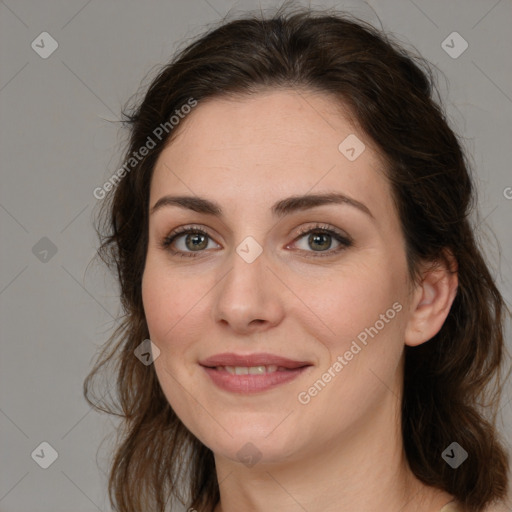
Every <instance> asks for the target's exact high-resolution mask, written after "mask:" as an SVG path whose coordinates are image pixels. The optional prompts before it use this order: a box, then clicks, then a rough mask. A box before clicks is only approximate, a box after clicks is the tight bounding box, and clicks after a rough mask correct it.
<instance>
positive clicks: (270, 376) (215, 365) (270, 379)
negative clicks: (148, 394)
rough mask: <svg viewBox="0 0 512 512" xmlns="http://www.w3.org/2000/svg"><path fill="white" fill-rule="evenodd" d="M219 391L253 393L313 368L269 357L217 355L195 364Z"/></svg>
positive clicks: (276, 357)
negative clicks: (199, 366) (201, 368)
mask: <svg viewBox="0 0 512 512" xmlns="http://www.w3.org/2000/svg"><path fill="white" fill-rule="evenodd" d="M199 364H200V365H201V366H202V367H203V369H204V371H205V372H206V374H207V375H208V376H209V377H210V379H211V381H212V382H213V383H214V384H215V385H216V386H217V387H219V388H220V389H223V390H225V391H230V392H233V393H242V394H244V393H257V392H261V391H266V390H269V389H272V388H274V387H276V386H279V385H281V384H285V383H286V382H290V381H291V380H293V379H295V378H297V377H298V376H299V375H301V374H302V373H303V372H305V371H307V369H308V368H310V367H312V366H313V365H312V364H311V363H310V362H306V361H298V360H292V359H288V358H283V357H280V356H276V355H273V354H252V355H237V354H231V353H229V354H228V353H225V354H218V355H217V356H213V357H210V358H208V359H205V360H203V361H201V362H200V363H199Z"/></svg>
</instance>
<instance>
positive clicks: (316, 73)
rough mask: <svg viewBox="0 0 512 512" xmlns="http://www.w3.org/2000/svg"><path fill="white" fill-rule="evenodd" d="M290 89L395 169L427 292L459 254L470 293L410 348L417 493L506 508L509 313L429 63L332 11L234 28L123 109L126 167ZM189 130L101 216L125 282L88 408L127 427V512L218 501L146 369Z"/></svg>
mask: <svg viewBox="0 0 512 512" xmlns="http://www.w3.org/2000/svg"><path fill="white" fill-rule="evenodd" d="M277 88H287V89H290V88H293V89H297V90H299V89H300V90H310V91H316V92H321V93H324V94H328V95H331V96H332V97H336V98H338V99H339V102H340V103H341V104H342V105H343V106H345V107H346V108H347V107H348V109H349V112H350V113H351V115H352V116H353V120H355V122H357V123H358V125H359V126H360V127H361V129H362V131H363V132H364V133H365V134H366V136H367V137H369V138H370V139H371V140H373V141H374V142H375V144H376V145H377V147H378V148H379V150H380V153H381V155H382V156H383V158H384V159H385V161H386V162H387V167H386V169H385V171H384V172H385V173H386V175H387V177H388V179H389V180H390V183H391V184H392V191H393V192H392V193H393V199H394V202H395V204H396V208H397V210H398V212H399V217H400V222H401V228H402V231H403V235H404V238H405V242H406V253H407V261H408V268H409V273H410V276H411V278H412V279H415V280H416V279H418V278H419V276H418V268H419V267H418V265H419V263H420V262H421V261H432V262H436V261H440V260H442V259H443V258H444V256H445V255H446V251H449V252H451V253H452V254H453V256H454V257H455V260H456V262H457V265H458V270H457V271H458V283H459V284H458V291H457V295H456V298H455V300H454V302H453V305H452V308H451V310H450V313H449V315H448V317H447V319H446V321H445V323H444V325H443V327H442V328H441V330H440V331H439V333H438V334H437V335H436V336H434V337H433V338H432V339H431V340H430V341H429V342H428V343H424V344H422V345H420V346H418V347H405V369H404V385H403V388H404V392H403V403H402V435H403V445H404V450H405V453H406V457H407V460H408V463H409V465H410V468H411V469H412V471H413V473H414V474H415V475H416V477H417V478H419V479H420V480H421V481H422V482H424V483H426V484H428V485H431V486H434V487H437V488H439V489H443V490H445V491H447V492H448V493H450V494H451V495H453V496H454V497H455V498H456V499H458V500H459V501H460V502H461V503H462V504H463V505H464V507H465V509H466V510H468V511H469V512H480V511H482V510H483V509H484V507H485V506H487V505H489V504H491V503H493V502H498V501H499V500H501V499H503V498H504V497H505V496H506V494H507V481H508V479H507V475H508V469H509V468H508V455H507V453H506V451H505V449H504V447H503V445H502V444H501V443H500V439H499V435H498V432H497V429H496V427H495V422H496V417H497V411H498V404H499V398H500V392H501V389H502V383H503V379H502V376H503V360H504V356H505V354H506V352H505V345H504V339H503V328H504V321H505V315H506V314H508V313H509V311H508V310H507V308H506V306H505V303H504V300H503V298H502V296H501V294H500V292H499V290H498V288H497V286H496V284H495V281H494V278H493V276H492V275H491V273H490V271H489V269H488V266H487V264H486V262H485V260H484V257H483V254H482V250H481V249H480V248H479V247H478V245H477V243H476V239H475V233H476V228H475V227H474V226H473V225H472V222H471V220H470V214H471V213H472V211H473V209H474V207H475V204H476V200H475V192H476V191H475V187H474V184H473V181H472V178H471V175H470V166H469V165H468V162H467V157H466V155H465V154H464V152H463V150H462V144H461V143H460V142H459V140H458V137H457V136H456V135H455V133H454V132H453V131H452V129H450V127H449V125H448V123H447V120H446V117H445V114H444V113H443V109H442V107H441V100H440V99H439V98H440V95H439V92H438V90H437V86H436V83H435V79H434V74H433V72H432V69H431V67H430V65H429V64H428V63H427V62H426V61H425V60H424V59H422V58H421V57H420V56H419V55H417V54H416V52H413V51H412V50H406V49H405V48H404V46H403V45H402V44H398V43H397V42H396V41H395V40H394V39H393V38H392V36H390V35H389V34H384V33H382V32H381V31H379V30H377V29H376V28H374V27H373V26H371V25H369V24H367V23H366V22H364V21H361V20H358V19H357V18H354V17H352V16H350V15H348V14H345V13H339V12H335V11H333V10H331V11H318V10H311V9H308V8H295V9H293V10H292V9H289V6H285V8H283V7H282V8H280V9H278V10H277V11H276V12H275V13H273V14H271V15H268V14H267V15H263V14H261V15H253V14H248V15H246V16H245V17H244V18H242V19H234V20H231V21H228V22H227V21H224V22H223V23H222V24H220V26H217V27H214V28H210V30H209V31H208V32H207V33H206V34H204V35H202V36H201V37H199V38H197V39H196V40H195V41H193V42H192V43H190V44H188V45H187V46H186V47H185V48H184V49H182V50H181V51H180V52H179V53H178V54H177V55H176V56H175V57H174V58H173V60H172V61H171V62H170V63H169V64H167V65H165V66H164V67H163V68H160V69H159V72H158V74H157V76H156V77H155V78H154V79H153V80H152V81H151V83H150V85H149V87H148V88H147V89H146V92H145V93H144V97H143V99H142V100H140V99H139V100H134V98H132V99H131V101H129V102H128V104H127V105H126V106H125V108H124V112H123V114H124V119H125V122H126V124H127V126H128V127H129V129H130V141H129V144H128V147H127V149H126V152H125V155H124V159H125V161H128V159H129V158H130V157H132V156H133V154H134V152H136V151H138V150H139V149H140V148H141V147H142V146H144V145H145V144H146V143H147V140H148V137H150V136H152V134H153V133H154V130H155V128H156V127H158V126H160V125H161V124H162V123H166V122H167V121H169V119H170V117H171V116H172V115H173V113H175V111H176V110H179V109H180V108H181V107H182V106H183V105H185V104H186V103H187V102H188V101H189V100H190V99H191V98H194V99H195V100H196V101H198V104H199V108H200V104H201V101H202V100H205V99H207V98H215V97H236V96H238V97H240V96H243V95H251V94H257V93H258V92H259V91H263V90H268V89H277ZM435 95H436V96H437V99H436V98H435V97H434V96H435ZM184 123H186V119H185V120H184V121H182V122H181V123H180V125H178V126H177V127H176V128H174V129H173V130H169V134H167V135H166V137H165V138H162V141H161V142H160V143H159V144H157V146H156V147H155V148H153V149H152V150H151V151H150V152H149V153H148V154H147V155H145V156H144V157H142V158H140V161H137V163H136V165H134V166H133V168H131V169H130V170H129V171H127V172H125V173H124V174H125V175H124V176H123V177H122V179H120V180H119V183H118V184H117V186H115V187H114V188H113V189H112V190H111V191H110V193H109V194H108V195H107V197H106V198H105V199H104V200H103V201H102V203H101V206H100V212H99V215H98V223H97V225H96V230H97V233H98V236H99V239H100V247H99V250H98V256H99V257H100V258H101V260H102V261H103V262H105V263H106V264H107V265H108V266H109V268H110V269H111V270H112V271H113V273H114V275H115V277H116V279H117V280H118V282H119V285H120V297H121V303H122V307H123V313H124V314H123V316H122V318H121V321H120V324H119V326H118V327H117V329H116V330H115V332H114V333H113V335H112V336H111V337H110V338H109V340H108V341H107V342H106V343H105V345H104V346H103V347H102V350H101V351H100V353H99V354H98V356H97V360H96V362H95V365H94V368H93V369H92V370H91V372H90V373H89V375H88V376H87V378H86V380H85V382H84V395H85V397H86V399H87V400H88V402H89V403H90V404H91V406H93V407H95V408H96V409H97V410H99V411H104V412H107V413H109V414H114V415H116V416H118V417H119V419H120V420H121V422H120V425H119V429H118V440H117V446H116V448H115V453H113V454H112V464H111V467H110V474H109V497H110V501H111V504H112V506H113V507H114V509H115V510H118V511H122V512H142V511H146V510H151V511H152V512H163V511H164V510H166V509H167V507H168V505H169V503H170V504H173V503H176V502H180V503H181V504H183V505H185V506H189V507H193V508H194V509H196V510H198V511H207V512H210V511H213V509H214V507H215V505H216V504H217V503H218V501H219V487H218V482H217V478H216V473H215V464H214V457H213V453H212V451H211V450H210V449H209V448H207V447H206V446H205V445H203V444H202V443H201V442H200V441H199V440H198V439H197V438H196V437H194V435H193V434H191V433H190V432H189V431H188V430H187V429H186V427H185V426H184V425H183V423H182V422H181V421H180V419H179V418H178V417H177V415H176V414H175V412H174V411H173V410H172V408H171V406H170V405H169V403H168V402H167V400H166V398H165V396H164V394H163V392H162V390H161V388H160V385H159V382H158V380H157V376H156V373H155V370H154V367H153V365H149V366H145V365H143V364H141V363H140V361H139V360H138V359H137V358H136V357H135V356H134V349H135V348H136V347H137V346H138V345H139V344H140V343H141V341H142V340H144V339H146V338H149V332H148V327H147V323H146V320H145V316H144V310H143V304H142V295H141V280H142V275H143V271H144V264H145V257H146V251H147V242H148V208H149V189H150V181H151V177H152V171H153V168H154V165H155V162H156V160H157V158H158V156H159V154H160V153H161V151H162V149H163V147H164V146H165V145H166V144H168V143H169V142H170V141H171V140H172V138H173V136H174V134H175V133H177V130H179V128H180V127H181V126H182V125H183V124H184ZM152 138H153V139H155V137H154V136H153V137H152ZM132 163H133V162H132ZM104 372H106V373H104ZM100 373H101V374H103V375H107V376H110V380H109V383H110V384H109V385H108V386H107V388H108V391H109V392H110V390H111V388H113V387H114V385H115V395H116V396H115V397H112V396H111V395H110V400H106V399H105V398H104V397H101V398H99V399H98V398H97V394H96V393H95V392H94V390H93V388H94V385H93V382H96V378H97V377H98V376H99V374H100ZM104 389H105V388H104V386H103V390H104ZM100 394H101V393H100ZM453 441H457V442H458V443H459V444H460V445H461V446H462V447H464V448H465V449H466V451H468V452H469V458H468V459H467V460H466V461H465V462H464V463H463V464H462V465H461V466H460V467H459V468H457V469H456V470H454V469H452V468H451V467H450V466H449V465H448V464H446V462H445V461H444V460H443V458H442V457H441V453H442V452H443V450H444V449H445V448H446V447H447V446H449V445H450V444H451V443H452V442H453Z"/></svg>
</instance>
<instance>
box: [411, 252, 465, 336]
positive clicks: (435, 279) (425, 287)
mask: <svg viewBox="0 0 512 512" xmlns="http://www.w3.org/2000/svg"><path fill="white" fill-rule="evenodd" d="M448 260H449V261H450V267H451V268H449V267H448V265H447V264H446V263H444V262H438V263H436V265H435V266H432V265H430V268H427V270H425V271H424V272H423V278H422V281H421V282H420V283H418V284H417V285H416V289H415V292H414V294H413V300H412V302H411V314H410V318H409V320H408V322H407V327H406V330H405V344H406V345H409V346H417V345H421V344H422V343H425V342H426V341H428V340H430V339H431V338H433V337H434V336H435V335H436V334H437V333H438V332H439V331H440V330H441V327H442V326H443V324H444V322H445V320H446V318H447V316H448V314H449V312H450V309H451V307H452V304H453V301H454V299H455V296H456V295H457V287H458V278H457V272H456V270H455V271H454V270H452V269H453V268H454V267H455V266H456V265H454V264H453V263H454V259H453V257H450V258H448Z"/></svg>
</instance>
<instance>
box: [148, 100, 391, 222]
mask: <svg viewBox="0 0 512 512" xmlns="http://www.w3.org/2000/svg"><path fill="white" fill-rule="evenodd" d="M181 123H182V125H181V126H179V127H178V128H179V130H178V132H177V133H176V137H175V138H174V139H173V140H172V141H171V143H170V144H169V145H168V146H167V147H166V148H165V149H164V150H163V151H162V153H161V154H160V156H159V158H158V161H157V163H156V166H155V170H154V175H153V179H152V183H151V198H150V202H151V204H154V203H155V201H156V200H158V197H159V196H160V195H163V194H167V193H176V192H178V193H188V194H197V195H201V196H209V197H212V198H214V199H216V200H219V201H220V200H223V201H225V204H226V206H227V207H229V205H230V204H231V205H233V206H235V205H239V204H240V202H241V201H243V202H244V203H245V205H246V206H247V207H249V206H250V205H251V204H258V205H259V206H264V205H265V204H266V203H268V204H273V203H274V202H275V200H278V199H280V198H282V197H285V196H288V195H293V194H297V195H299V194H305V193H308V192H310V191H311V192H319V191H322V192H325V191H339V192H342V193H345V194H348V195H352V196H353V197H355V198H356V199H358V200H360V201H363V202H366V203H370V204H378V205H380V207H382V208H383V209H386V208H389V207H390V205H391V198H390V189H389V184H388V182H387V179H386V178H385V176H384V174H383V168H384V163H383V159H382V158H381V156H380V154H379V152H378V150H377V149H376V148H375V147H374V144H373V143H372V141H370V140H368V139H367V137H366V136H365V135H364V133H363V132H362V131H361V130H360V129H359V128H358V127H357V126H355V125H354V124H353V123H352V122H351V120H350V117H349V116H348V115H347V111H346V110H345V109H344V108H343V106H342V105H341V104H340V103H339V102H338V101H337V100H335V99H334V98H333V97H331V96H329V95H326V94H320V93H314V92H306V91H296V90H276V91H267V92H261V93H257V94H254V95H252V96H244V97H238V98H214V99H210V100H207V101H205V102H199V104H198V105H197V106H196V107H195V108H194V110H193V111H192V112H191V113H190V114H189V115H188V116H187V117H186V118H185V119H184V120H182V121H181ZM344 141H348V143H347V142H344ZM340 144H341V148H340ZM347 144H348V146H352V147H354V148H355V151H357V153H359V152H360V151H361V150H362V148H363V147H364V150H362V152H361V154H360V155H359V156H358V157H357V158H356V159H355V160H351V159H349V158H347V156H346V155H347V154H345V153H344V152H343V151H346V149H347ZM363 145H364V146H363ZM348 149H350V148H348ZM357 153H356V154H357ZM348 155H349V156H353V152H352V153H348ZM157 196H158V197H157ZM378 207H379V206H377V210H378ZM378 213H379V212H378V211H377V215H378Z"/></svg>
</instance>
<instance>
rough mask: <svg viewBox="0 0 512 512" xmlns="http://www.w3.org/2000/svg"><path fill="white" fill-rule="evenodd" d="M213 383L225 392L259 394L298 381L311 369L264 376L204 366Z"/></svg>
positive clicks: (283, 371)
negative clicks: (238, 373)
mask: <svg viewBox="0 0 512 512" xmlns="http://www.w3.org/2000/svg"><path fill="white" fill-rule="evenodd" d="M203 368H204V370H205V371H206V373H207V374H208V375H209V376H210V379H212V381H213V383H214V384H216V385H217V386H218V387H219V388H221V389H224V390H225V391H231V392H233V393H242V394H244V393H257V392H258V391H266V390H268V389H272V388H275V387H276V386H279V385H280V384H284V383H286V382H290V381H292V380H293V379H296V378H297V377H298V376H299V375H300V374H301V373H303V372H304V371H305V370H307V369H308V368H310V366H303V367H302V368H295V369H293V370H277V371H275V372H272V373H265V374H263V375H233V374H231V373H228V372H227V371H226V370H217V369H216V368H208V367H206V366H203Z"/></svg>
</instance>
